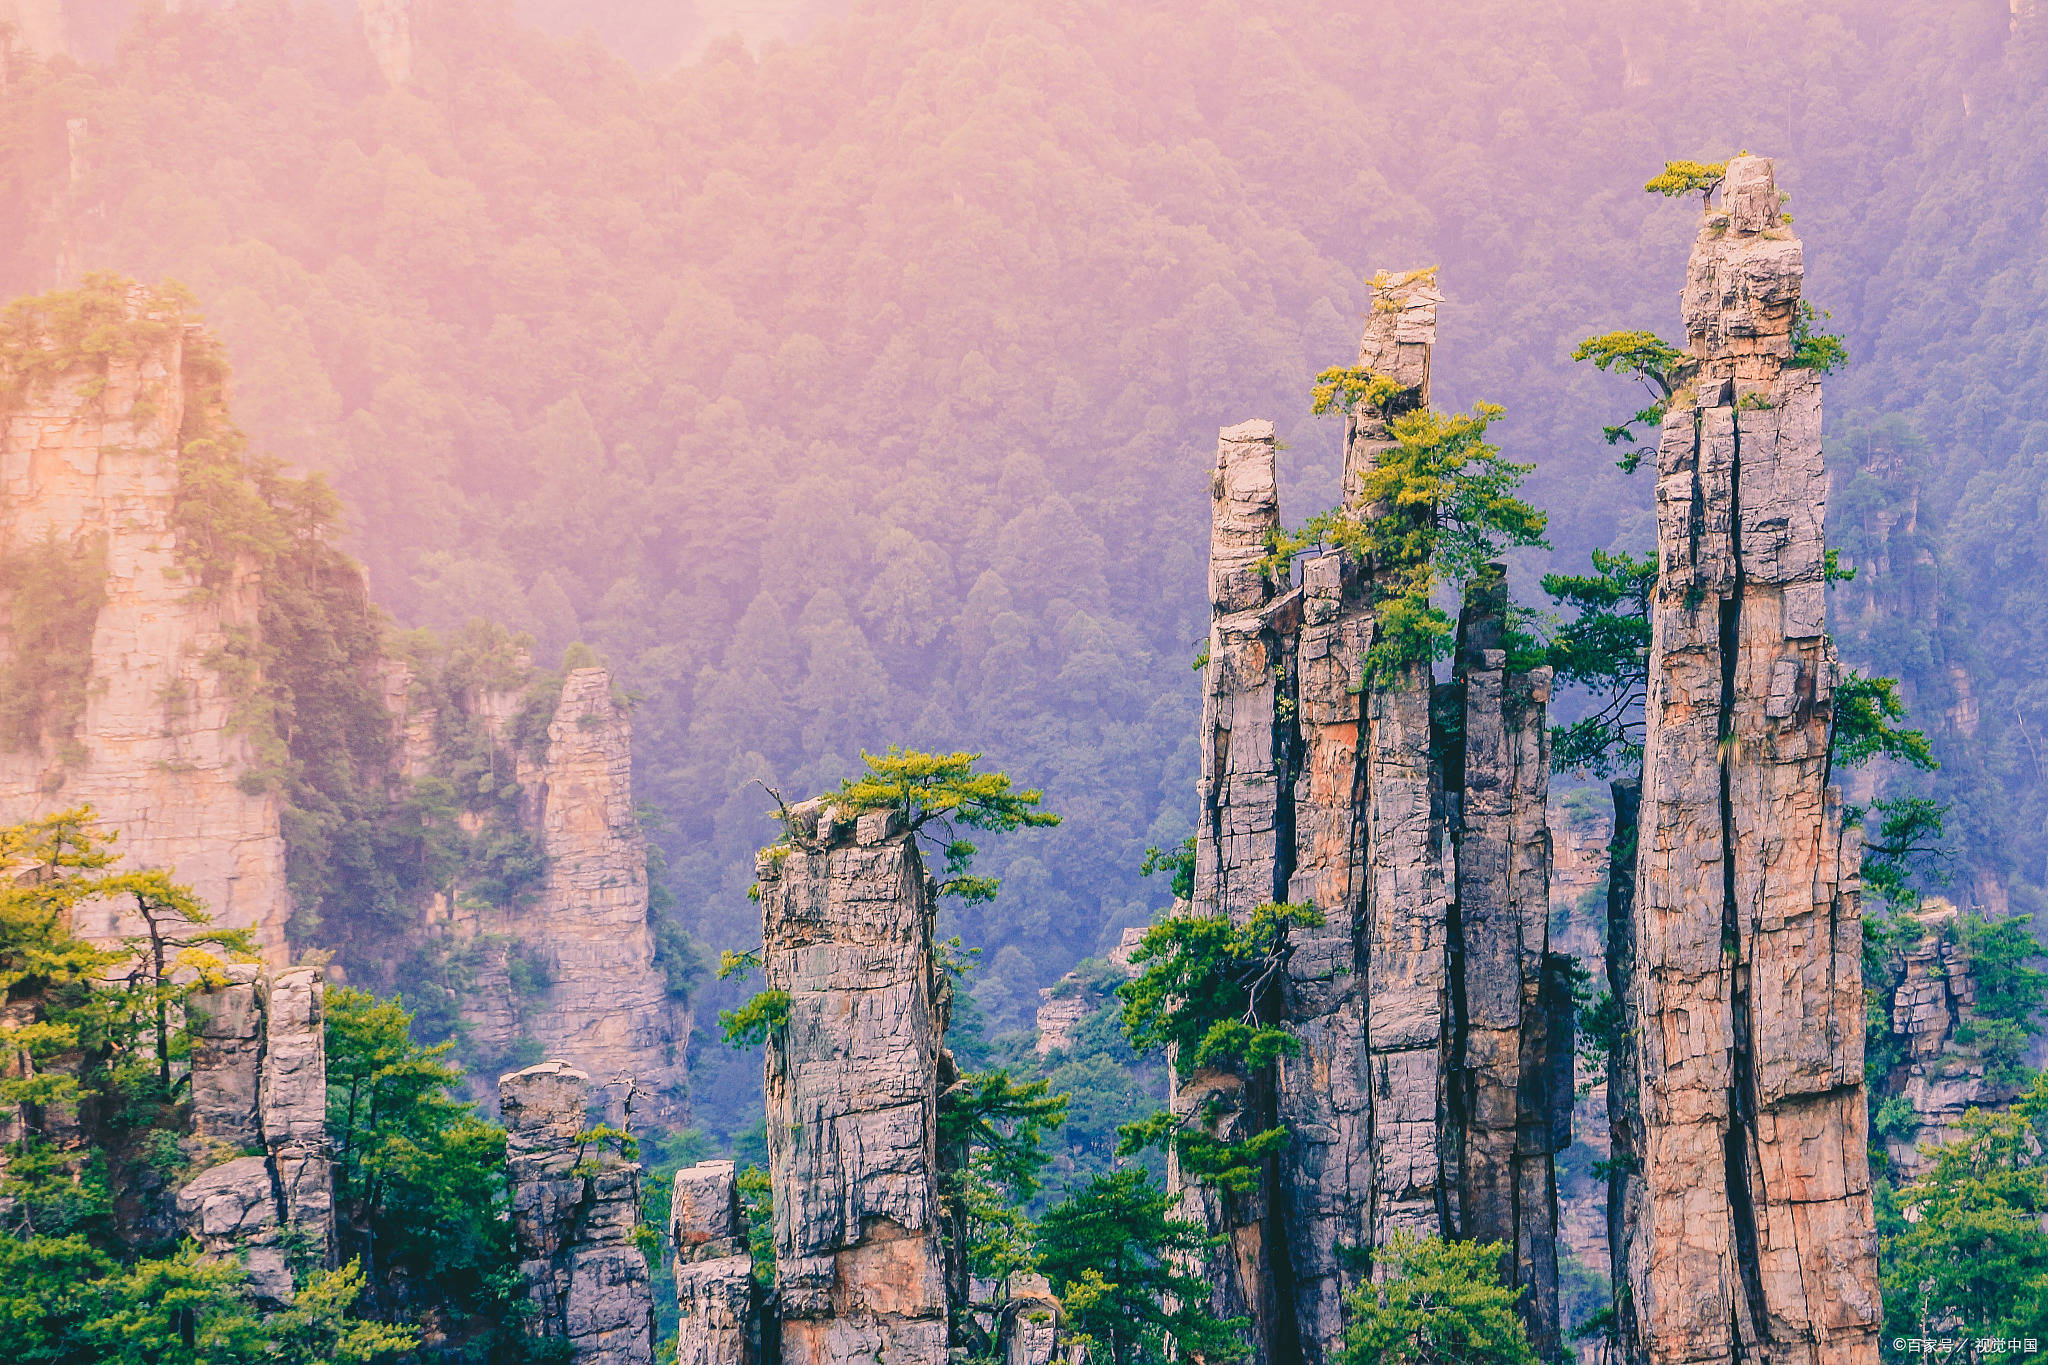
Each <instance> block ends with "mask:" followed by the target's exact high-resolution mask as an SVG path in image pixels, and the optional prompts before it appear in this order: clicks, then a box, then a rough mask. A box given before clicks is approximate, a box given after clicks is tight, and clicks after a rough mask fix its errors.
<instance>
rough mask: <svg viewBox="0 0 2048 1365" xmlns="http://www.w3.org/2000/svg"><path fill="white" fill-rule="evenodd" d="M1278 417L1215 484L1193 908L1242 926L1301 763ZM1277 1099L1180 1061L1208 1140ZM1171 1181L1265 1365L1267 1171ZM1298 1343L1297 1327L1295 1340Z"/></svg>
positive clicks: (1272, 1315)
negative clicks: (1291, 713)
mask: <svg viewBox="0 0 2048 1365" xmlns="http://www.w3.org/2000/svg"><path fill="white" fill-rule="evenodd" d="M1276 450H1277V442H1276V440H1275V437H1274V434H1273V424H1272V423H1271V422H1258V421H1254V422H1244V423H1241V424H1239V425H1238V426H1234V427H1230V428H1228V429H1226V430H1224V431H1223V432H1222V433H1221V434H1220V436H1219V439H1218V442H1217V447H1216V471H1215V474H1214V476H1213V477H1212V479H1211V482H1210V500H1211V501H1210V506H1211V532H1210V549H1209V598H1210V612H1211V615H1210V625H1209V660H1208V663H1207V665H1206V666H1205V668H1204V669H1203V674H1202V767H1201V775H1200V779H1199V785H1198V798H1199V801H1200V806H1201V809H1200V814H1199V816H1198V823H1197V826H1196V832H1195V894H1194V897H1193V900H1192V902H1191V910H1192V912H1193V913H1194V914H1197V915H1217V916H1224V917H1227V918H1229V919H1232V920H1235V921H1238V922H1242V921H1243V920H1244V919H1245V918H1246V917H1247V916H1248V915H1250V913H1251V912H1252V911H1253V910H1254V909H1256V908H1257V907H1259V906H1261V905H1266V904H1271V903H1273V902H1276V901H1283V900H1285V899H1287V894H1288V884H1289V881H1290V879H1291V876H1292V872H1293V867H1294V861H1295V852H1294V835H1295V826H1294V780H1295V778H1294V769H1295V765H1296V763H1297V762H1298V759H1297V754H1298V744H1299V739H1298V731H1297V729H1296V727H1295V725H1294V723H1293V721H1292V720H1291V719H1285V718H1283V717H1282V715H1281V707H1280V702H1281V700H1282V698H1283V697H1285V698H1287V699H1288V700H1289V701H1290V702H1291V701H1292V699H1293V694H1294V691H1295V676H1294V673H1295V666H1296V653H1295V644H1296V640H1295V632H1296V630H1297V628H1298V625H1299V620H1300V615H1301V602H1302V594H1301V592H1300V591H1299V590H1296V591H1293V592H1285V593H1283V592H1280V591H1278V590H1277V589H1276V587H1275V585H1274V584H1273V583H1272V581H1271V580H1270V579H1269V578H1268V577H1267V575H1266V573H1265V572H1264V570H1263V569H1262V568H1261V567H1260V564H1259V561H1260V560H1261V559H1263V558H1264V557H1265V555H1266V554H1267V552H1268V544H1267V539H1268V536H1269V535H1270V534H1271V533H1272V532H1274V531H1276V530H1277V529H1278V528H1279V525H1280V498H1279V491H1278V485H1277V482H1276V475H1277V471H1276V469H1275V463H1274V462H1275V458H1276ZM1274 1105H1275V1097H1274V1094H1273V1087H1272V1085H1271V1084H1270V1080H1269V1078H1268V1077H1266V1076H1247V1075H1244V1074H1241V1073H1240V1072H1239V1071H1237V1070H1234V1069H1227V1068H1205V1069H1200V1070H1194V1069H1189V1070H1182V1069H1181V1068H1180V1066H1179V1064H1178V1063H1176V1066H1175V1074H1174V1091H1173V1110H1174V1113H1175V1114H1176V1115H1178V1116H1180V1117H1181V1119H1182V1120H1183V1121H1185V1122H1189V1123H1199V1124H1201V1125H1202V1126H1203V1127H1204V1128H1205V1129H1206V1130H1207V1131H1208V1132H1209V1133H1210V1135H1211V1136H1213V1137H1216V1138H1219V1139H1223V1140H1241V1139H1245V1138H1249V1137H1252V1136H1254V1135H1256V1134H1258V1133H1261V1132H1264V1131H1266V1130H1267V1129H1269V1128H1271V1127H1272V1126H1273V1119H1274V1113H1275V1109H1274ZM1167 1179H1168V1183H1169V1185H1170V1186H1171V1187H1172V1188H1173V1189H1174V1190H1175V1191H1176V1193H1177V1194H1178V1195H1179V1197H1180V1206H1179V1213H1180V1215H1181V1216H1182V1217H1185V1218H1189V1219H1192V1220H1194V1221H1197V1222H1200V1223H1201V1224H1202V1225H1203V1226H1205V1227H1207V1228H1208V1230H1209V1232H1210V1233H1211V1235H1213V1236H1216V1237H1219V1238H1221V1239H1222V1241H1221V1242H1220V1243H1219V1244H1218V1245H1217V1246H1216V1247H1215V1248H1214V1249H1213V1250H1212V1251H1210V1253H1209V1254H1208V1257H1207V1264H1206V1266H1205V1267H1204V1278H1206V1279H1207V1280H1208V1281H1209V1283H1210V1285H1211V1292H1210V1306H1211V1308H1212V1310H1213V1311H1214V1312H1215V1313H1216V1314H1217V1316H1219V1317H1225V1318H1230V1317H1243V1318H1247V1319H1249V1320H1250V1326H1249V1328H1248V1330H1247V1333H1246V1335H1247V1338H1248V1339H1249V1341H1250V1342H1251V1344H1252V1365H1266V1362H1268V1361H1269V1360H1271V1359H1273V1358H1274V1356H1275V1355H1276V1353H1277V1352H1278V1351H1279V1350H1280V1348H1281V1333H1282V1331H1283V1330H1289V1331H1291V1329H1292V1327H1293V1323H1294V1319H1293V1315H1292V1314H1291V1313H1286V1312H1282V1311H1281V1297H1282V1296H1281V1293H1280V1290H1279V1285H1280V1282H1281V1278H1282V1275H1281V1273H1280V1272H1279V1271H1278V1268H1277V1267H1276V1266H1275V1264H1274V1256H1275V1254H1276V1253H1278V1254H1280V1255H1282V1256H1284V1255H1285V1253H1286V1250H1287V1246H1286V1242H1285V1239H1284V1237H1279V1236H1276V1235H1275V1233H1276V1232H1277V1229H1276V1228H1274V1227H1273V1226H1272V1224H1273V1219H1274V1215H1275V1213H1276V1212H1277V1203H1276V1191H1275V1188H1274V1184H1273V1182H1272V1180H1271V1178H1270V1172H1269V1173H1268V1178H1266V1179H1262V1180H1261V1182H1260V1183H1259V1185H1258V1186H1257V1187H1256V1188H1254V1189H1252V1190H1250V1191H1246V1192H1242V1193H1240V1192H1236V1191H1232V1190H1228V1189H1220V1188H1217V1187H1214V1186H1211V1185H1206V1184H1202V1183H1199V1182H1196V1181H1192V1180H1189V1179H1186V1178H1185V1177H1184V1176H1183V1175H1182V1172H1181V1170H1180V1163H1179V1159H1178V1154H1177V1153H1176V1152H1173V1151H1171V1150H1169V1152H1168V1155H1167ZM1290 1340H1291V1337H1290Z"/></svg>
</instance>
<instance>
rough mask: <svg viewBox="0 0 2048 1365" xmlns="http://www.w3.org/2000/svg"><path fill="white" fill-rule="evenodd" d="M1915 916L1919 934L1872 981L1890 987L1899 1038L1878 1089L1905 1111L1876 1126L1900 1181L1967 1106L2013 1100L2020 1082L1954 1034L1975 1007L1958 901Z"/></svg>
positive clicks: (1915, 1171)
mask: <svg viewBox="0 0 2048 1365" xmlns="http://www.w3.org/2000/svg"><path fill="white" fill-rule="evenodd" d="M1913 918H1914V920H1916V921H1917V922H1918V925H1919V932H1918V934H1917V935H1915V936H1914V937H1913V938H1912V939H1911V941H1909V942H1907V943H1904V944H1902V945H1900V946H1899V947H1898V948H1897V949H1896V951H1894V952H1893V953H1892V955H1891V958H1890V960H1889V961H1888V962H1887V963H1886V968H1887V971H1888V975H1889V979H1888V980H1886V981H1883V982H1879V983H1874V984H1876V985H1877V986H1878V988H1879V989H1880V990H1888V991H1889V993H1890V996H1891V1009H1890V1011H1889V1013H1890V1017H1891V1032H1892V1036H1893V1037H1894V1038H1895V1039H1896V1040H1897V1042H1898V1044H1899V1061H1898V1062H1897V1064H1896V1065H1894V1066H1893V1067H1892V1068H1891V1072H1890V1074H1889V1075H1887V1076H1886V1077H1884V1079H1883V1084H1882V1086H1881V1088H1880V1089H1879V1091H1878V1094H1879V1095H1880V1096H1881V1097H1883V1098H1884V1100H1885V1101H1886V1104H1887V1105H1888V1106H1889V1107H1891V1108H1894V1109H1895V1108H1896V1104H1895V1103H1894V1102H1895V1101H1903V1102H1904V1105H1905V1107H1906V1115H1910V1122H1909V1123H1906V1124H1901V1125H1897V1126H1894V1125H1889V1124H1880V1126H1881V1127H1884V1128H1885V1129H1886V1131H1885V1132H1884V1133H1883V1134H1882V1137H1883V1140H1884V1154H1885V1160H1886V1162H1887V1164H1888V1165H1889V1167H1890V1169H1891V1173H1892V1175H1893V1178H1894V1179H1895V1180H1897V1181H1898V1182H1900V1183H1902V1184H1903V1183H1904V1182H1905V1181H1908V1180H1911V1179H1913V1178H1914V1177H1916V1176H1918V1175H1920V1174H1921V1173H1923V1172H1924V1171H1925V1170H1926V1169H1927V1168H1928V1166H1929V1165H1930V1164H1932V1163H1931V1162H1930V1161H1929V1160H1928V1158H1927V1156H1926V1154H1925V1150H1924V1149H1927V1148H1930V1147H1933V1146H1937V1145H1939V1144H1941V1143H1945V1142H1951V1141H1953V1140H1955V1139H1956V1138H1958V1137H1960V1136H1962V1131H1963V1130H1962V1127H1961V1124H1960V1122H1959V1121H1960V1120H1961V1118H1962V1117H1963V1115H1964V1114H1965V1113H1966V1112H1968V1111H1969V1110H1970V1109H1972V1108H1981V1109H1993V1108H1998V1107H2000V1106H2003V1105H2007V1104H2010V1103H2011V1102H2012V1100H2013V1099H2014V1097H2015V1096H2017V1094H2018V1093H2019V1087H2018V1086H2017V1085H2015V1084H2011V1083H2006V1082H2001V1081H2000V1080H1999V1079H1998V1078H1997V1077H1996V1076H1995V1075H1990V1074H1987V1072H1988V1070H1989V1068H1987V1066H1986V1063H1985V1060H1984V1058H1983V1056H1982V1055H1981V1054H1980V1051H1979V1049H1978V1048H1976V1047H1974V1046H1971V1045H1967V1044H1965V1043H1963V1042H1962V1041H1961V1038H1959V1037H1958V1034H1959V1033H1960V1032H1962V1031H1963V1030H1964V1029H1965V1028H1966V1027H1967V1026H1968V1025H1969V1024H1970V1023H1971V1022H1972V1020H1973V1016H1974V1015H1975V1013H1976V1003H1977V981H1976V978H1975V976H1974V975H1973V974H1972V972H1971V970H1970V959H1969V955H1968V953H1966V952H1965V951H1964V949H1963V945H1962V943H1961V941H1960V937H1959V935H1958V933H1957V929H1958V928H1959V925H1958V923H1957V920H1958V912H1957V910H1956V907H1955V906H1954V905H1953V904H1952V903H1951V902H1949V901H1946V900H1943V899H1941V898H1939V897H1930V898H1929V899H1928V900H1927V902H1926V903H1925V904H1924V905H1923V906H1921V907H1920V909H1919V910H1918V911H1917V912H1916V913H1915V914H1914V916H1913ZM1964 1036H1968V1035H1967V1034H1964ZM1884 1112H1885V1111H1884V1110H1880V1116H1881V1117H1882V1115H1883V1113H1884ZM1906 1115H1901V1116H1900V1117H1901V1119H1904V1118H1905V1117H1906Z"/></svg>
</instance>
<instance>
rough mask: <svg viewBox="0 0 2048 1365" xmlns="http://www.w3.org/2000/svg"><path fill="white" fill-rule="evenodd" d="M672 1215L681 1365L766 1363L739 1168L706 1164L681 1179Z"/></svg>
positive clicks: (674, 1189) (674, 1191)
mask: <svg viewBox="0 0 2048 1365" xmlns="http://www.w3.org/2000/svg"><path fill="white" fill-rule="evenodd" d="M669 1211H670V1221H669V1239H670V1241H671V1242H672V1243H673V1244H674V1246H675V1249H676V1263H675V1279H676V1317H677V1326H676V1363H677V1365H754V1362H756V1361H757V1360H759V1359H760V1349H759V1348H760V1324H759V1321H758V1319H757V1318H756V1316H755V1314H756V1308H757V1305H756V1295H755V1292H754V1262H753V1258H752V1256H751V1255H750V1254H749V1253H748V1249H747V1223H746V1215H745V1213H744V1212H743V1211H742V1208H741V1205H740V1195H739V1187H738V1185H737V1183H736V1181H735V1177H734V1173H733V1164H732V1163H731V1162H730V1161H705V1162H700V1163H699V1164H697V1165H695V1166H691V1167H689V1168H688V1169H686V1170H681V1171H677V1172H676V1175H675V1183H674V1185H673V1186H672V1187H671V1190H670V1195H669Z"/></svg>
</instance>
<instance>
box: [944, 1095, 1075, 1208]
mask: <svg viewBox="0 0 2048 1365" xmlns="http://www.w3.org/2000/svg"><path fill="white" fill-rule="evenodd" d="M1051 1090H1052V1085H1051V1082H1049V1081H1046V1080H1042V1079H1041V1080H1035V1081H1017V1080H1013V1079H1012V1078H1011V1076H1010V1073H1009V1071H1008V1070H1006V1069H1001V1068H999V1069H997V1070H993V1071H976V1072H968V1073H967V1074H965V1075H963V1076H961V1077H960V1079H959V1080H957V1081H955V1082H954V1083H953V1084H952V1085H950V1086H948V1087H946V1089H945V1090H944V1091H942V1092H941V1093H940V1095H939V1145H940V1146H941V1147H946V1148H949V1149H954V1150H959V1151H967V1152H972V1153H973V1157H974V1161H975V1163H976V1164H977V1165H978V1166H979V1167H980V1168H981V1169H982V1171H983V1172H984V1173H985V1174H986V1175H987V1176H988V1177H989V1179H991V1180H992V1181H994V1182H996V1183H998V1184H1000V1185H1002V1186H1003V1187H1004V1188H1005V1189H1007V1190H1008V1191H1009V1194H1010V1197H1011V1198H1012V1199H1015V1200H1020V1201H1021V1200H1026V1199H1029V1198H1030V1197H1031V1196H1032V1195H1034V1194H1036V1193H1037V1192H1038V1187H1039V1176H1040V1173H1041V1172H1042V1171H1043V1170H1044V1169H1045V1164H1046V1162H1047V1161H1048V1160H1049V1158H1048V1157H1047V1156H1046V1154H1045V1150H1044V1141H1045V1136H1046V1133H1047V1131H1048V1130H1050V1129H1053V1128H1057V1127H1058V1126H1059V1125H1060V1124H1061V1123H1062V1122H1064V1121H1065V1119H1066V1116H1067V1097H1066V1096H1065V1095H1055V1094H1053V1093H1051Z"/></svg>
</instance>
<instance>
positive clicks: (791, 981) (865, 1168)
mask: <svg viewBox="0 0 2048 1365" xmlns="http://www.w3.org/2000/svg"><path fill="white" fill-rule="evenodd" d="M757 871H758V873H759V877H760V895H761V924H762V948H761V961H762V967H763V971H764V973H765V975H766V977H767V980H768V986H769V988H770V989H771V990H775V991H781V992H785V993H786V995H787V1012H786V1015H785V1017H784V1019H783V1021H782V1022H781V1023H780V1024H779V1025H778V1026H777V1027H776V1028H775V1029H774V1030H773V1031H772V1032H771V1034H770V1036H769V1040H768V1048H767V1061H766V1088H767V1100H768V1158H769V1167H770V1171H771V1173H772V1176H773V1180H774V1195H775V1199H774V1204H775V1295H776V1300H777V1306H778V1312H779V1315H780V1338H781V1347H780V1349H781V1358H782V1360H783V1362H784V1363H785V1365H837V1363H838V1362H844V1361H849V1360H854V1359H861V1360H875V1361H879V1362H881V1365H899V1363H900V1365H911V1363H912V1362H916V1363H917V1365H940V1362H943V1361H944V1360H945V1359H946V1348H947V1333H948V1321H947V1307H948V1301H947V1291H946V1276H945V1257H944V1251H943V1248H942V1246H941V1241H940V1224H941V1216H940V1210H939V1203H938V1188H937V1171H938V1127H937V1124H938V1096H939V1072H940V1062H941V1048H940V1038H941V1036H942V1035H943V1033H944V1031H945V1025H946V1001H947V995H946V986H945V984H944V982H943V980H942V978H941V975H940V970H939V966H938V962H937V958H936V955H935V953H934V950H933V944H932V923H933V915H934V909H933V903H934V898H935V894H936V892H935V889H934V887H933V884H932V882H931V880H930V879H929V878H928V877H927V876H926V874H925V871H924V865H923V862H922V861H921V860H920V858H919V856H918V851H917V846H916V843H915V841H914V840H913V838H912V836H911V835H910V834H909V833H907V832H906V831H905V830H904V829H903V827H902V824H901V821H900V818H899V817H897V816H896V815H894V814H893V813H892V812H888V811H873V812H869V813H867V814H863V815H861V816H859V817H858V818H857V819H851V820H848V819H843V818H841V817H840V816H839V814H838V812H837V811H836V810H835V809H834V808H832V807H831V806H830V805H828V804H827V803H825V802H823V801H811V802H806V803H804V804H803V805H800V806H797V807H795V808H794V809H793V810H792V811H791V812H790V814H789V826H788V834H787V840H786V842H785V843H784V844H780V845H777V846H776V847H775V848H773V849H770V850H767V851H765V852H764V853H763V854H762V856H761V860H760V862H759V864H758V866H757Z"/></svg>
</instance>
